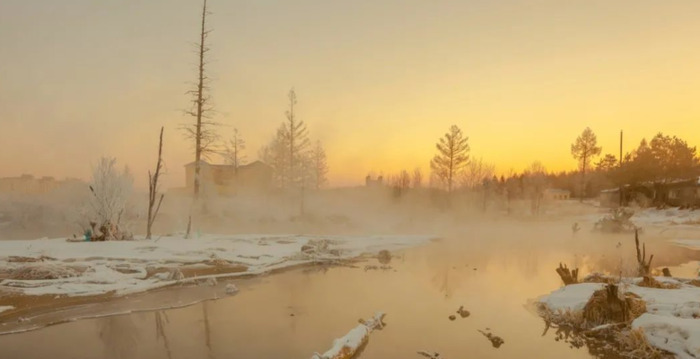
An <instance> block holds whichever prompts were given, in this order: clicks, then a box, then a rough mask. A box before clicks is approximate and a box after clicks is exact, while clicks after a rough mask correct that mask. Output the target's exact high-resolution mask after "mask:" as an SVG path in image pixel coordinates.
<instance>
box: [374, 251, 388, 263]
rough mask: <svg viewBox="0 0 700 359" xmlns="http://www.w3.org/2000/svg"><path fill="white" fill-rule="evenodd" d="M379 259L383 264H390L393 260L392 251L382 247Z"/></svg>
mask: <svg viewBox="0 0 700 359" xmlns="http://www.w3.org/2000/svg"><path fill="white" fill-rule="evenodd" d="M377 259H378V260H379V263H381V264H389V262H391V253H389V251H387V250H386V249H382V250H381V251H379V254H378V255H377Z"/></svg>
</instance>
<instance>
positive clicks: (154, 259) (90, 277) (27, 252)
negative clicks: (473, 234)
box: [0, 235, 434, 296]
mask: <svg viewBox="0 0 700 359" xmlns="http://www.w3.org/2000/svg"><path fill="white" fill-rule="evenodd" d="M431 238H434V237H430V236H301V235H275V236H268V235H232V236H219V235H205V236H202V237H201V238H196V239H183V238H180V237H162V238H158V239H154V240H144V239H141V240H134V241H109V242H67V241H66V240H65V239H38V240H5V241H0V278H5V279H3V280H1V281H0V291H12V292H15V293H20V294H25V295H69V296H81V295H100V294H105V293H113V294H117V295H122V294H129V293H135V292H142V291H146V290H149V289H154V288H158V287H162V286H167V285H171V284H174V283H178V282H181V281H183V280H184V281H191V280H193V278H192V277H190V278H184V279H183V278H182V276H181V275H178V273H175V272H174V271H176V270H183V271H185V269H192V270H195V271H198V272H200V273H207V269H209V270H210V273H225V274H209V275H201V276H198V277H196V278H194V279H206V278H212V277H224V276H240V275H251V274H260V273H264V272H267V271H270V270H275V269H280V268H285V267H289V266H294V265H298V264H305V263H312V262H318V261H333V260H340V259H349V258H354V257H358V256H361V255H363V254H366V253H377V252H379V251H380V250H390V251H392V250H400V249H404V248H407V247H411V246H417V245H420V244H424V243H427V242H428V241H429V240H430V239H431ZM321 244H322V245H321ZM302 248H303V249H304V251H302ZM18 258H19V259H18ZM221 268H223V269H224V270H216V271H212V270H211V269H221ZM226 268H228V269H231V270H230V271H229V273H226ZM234 268H235V270H234ZM234 271H235V272H236V273H230V272H234ZM164 272H165V273H164ZM168 272H170V273H168ZM18 273H20V274H21V275H18ZM27 276H29V277H31V278H27Z"/></svg>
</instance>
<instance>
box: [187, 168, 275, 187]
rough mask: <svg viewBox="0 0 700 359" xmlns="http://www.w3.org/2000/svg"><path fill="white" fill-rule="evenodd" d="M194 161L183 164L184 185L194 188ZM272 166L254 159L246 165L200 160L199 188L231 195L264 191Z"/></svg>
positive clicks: (268, 185) (270, 180) (268, 183)
mask: <svg viewBox="0 0 700 359" xmlns="http://www.w3.org/2000/svg"><path fill="white" fill-rule="evenodd" d="M194 169H195V162H192V163H188V164H186V165H185V186H186V187H187V188H188V189H191V188H194ZM272 172H273V170H272V167H270V166H269V165H267V164H265V163H263V162H261V161H255V162H251V163H249V164H247V165H243V166H238V168H236V166H234V165H220V164H210V163H208V162H206V161H200V186H201V187H200V188H201V189H202V191H203V192H205V193H214V194H217V195H231V194H236V193H239V192H264V191H268V190H269V189H270V188H271V186H272Z"/></svg>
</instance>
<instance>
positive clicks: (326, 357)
mask: <svg viewBox="0 0 700 359" xmlns="http://www.w3.org/2000/svg"><path fill="white" fill-rule="evenodd" d="M358 322H359V323H360V324H359V325H358V326H357V327H355V328H354V329H352V330H350V332H348V334H346V335H345V336H344V337H342V338H338V339H336V340H334V341H333V347H332V348H331V349H329V350H328V351H326V352H325V353H323V354H319V353H315V354H314V355H313V356H312V357H311V359H351V358H355V357H356V355H357V354H358V353H359V352H360V351H361V350H362V348H363V347H364V346H365V345H367V341H369V335H370V333H372V332H373V331H375V330H381V329H382V328H384V326H385V325H386V324H384V313H382V312H377V313H376V314H375V315H374V317H372V318H370V319H368V320H364V319H360V320H359V321H358Z"/></svg>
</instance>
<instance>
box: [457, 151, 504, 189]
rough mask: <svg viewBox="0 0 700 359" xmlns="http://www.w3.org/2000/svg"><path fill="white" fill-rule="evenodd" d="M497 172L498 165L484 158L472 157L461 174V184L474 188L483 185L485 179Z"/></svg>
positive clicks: (467, 187)
mask: <svg viewBox="0 0 700 359" xmlns="http://www.w3.org/2000/svg"><path fill="white" fill-rule="evenodd" d="M495 173H496V166H495V165H493V164H491V163H487V162H484V160H483V159H482V158H479V159H478V160H476V159H472V160H471V161H469V163H468V164H467V165H466V168H465V170H464V172H463V173H462V174H461V175H460V176H459V182H460V185H461V186H462V187H464V188H466V189H470V190H473V189H475V188H478V187H480V186H482V185H483V183H484V179H489V178H491V177H493V176H494V174H495Z"/></svg>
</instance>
